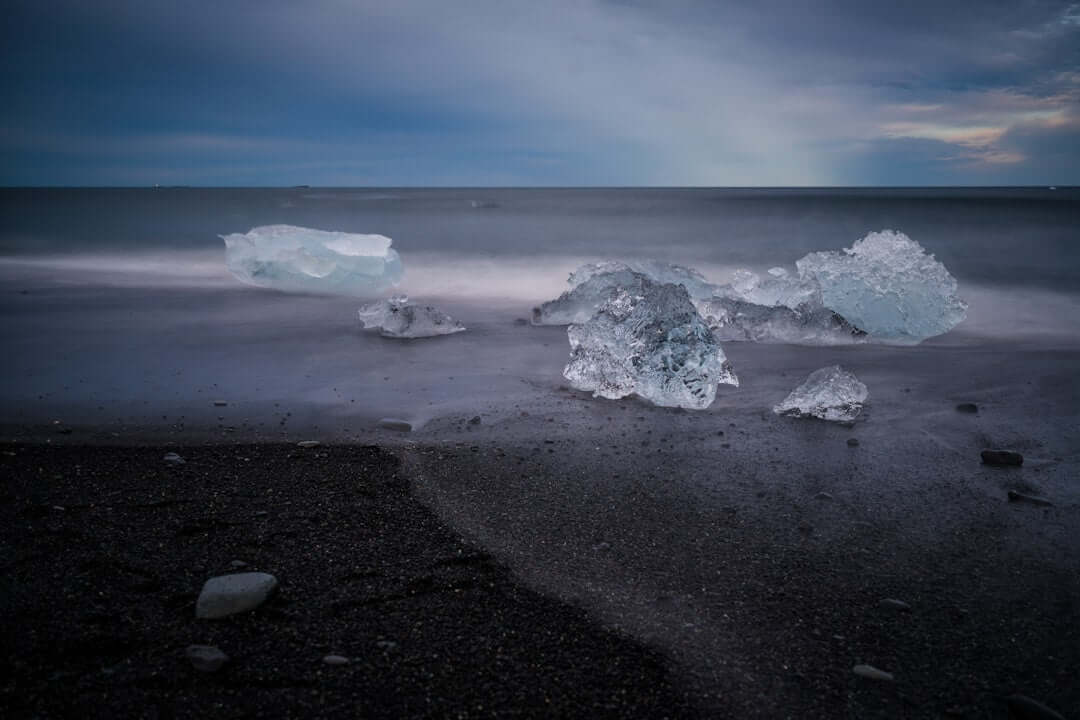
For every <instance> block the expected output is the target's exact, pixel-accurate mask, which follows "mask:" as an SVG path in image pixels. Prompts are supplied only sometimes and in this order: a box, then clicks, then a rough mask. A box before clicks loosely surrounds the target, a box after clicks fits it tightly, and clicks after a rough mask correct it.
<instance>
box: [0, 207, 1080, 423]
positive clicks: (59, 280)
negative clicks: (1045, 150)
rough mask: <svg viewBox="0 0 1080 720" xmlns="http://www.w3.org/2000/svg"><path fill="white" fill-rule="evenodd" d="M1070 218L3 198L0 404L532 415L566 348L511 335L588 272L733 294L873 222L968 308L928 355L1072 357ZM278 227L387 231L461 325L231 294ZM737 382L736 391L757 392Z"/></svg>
mask: <svg viewBox="0 0 1080 720" xmlns="http://www.w3.org/2000/svg"><path fill="white" fill-rule="evenodd" d="M1078 219H1080V190H1077V189H1068V188H1062V189H1056V190H1050V189H895V190H888V189H873V190H870V189H771V190H755V189H397V188H387V189H342V188H291V189H196V188H150V189H148V188H143V189H89V188H88V189H5V190H2V191H0V293H2V294H3V297H4V298H5V302H4V304H3V309H2V310H0V312H2V313H3V317H4V322H3V328H4V329H3V334H4V346H5V348H6V351H5V353H4V358H3V374H4V377H5V378H6V379H7V382H5V383H4V384H3V389H2V390H0V408H2V413H3V421H4V422H5V423H10V424H16V425H17V424H20V423H28V424H31V425H40V424H43V423H52V422H54V421H59V422H61V423H67V424H72V425H85V426H92V427H96V428H105V427H110V428H114V427H115V428H127V429H130V428H139V429H140V431H141V432H149V431H168V432H175V431H180V430H183V431H186V432H193V431H195V430H196V429H198V430H201V431H206V432H211V433H216V432H217V431H218V430H223V431H226V432H229V433H233V434H238V435H244V436H252V435H254V436H257V437H268V436H269V437H291V436H290V435H289V433H290V432H292V433H295V432H304V431H308V430H319V431H321V432H323V433H331V434H334V435H337V436H351V435H354V434H355V433H356V432H358V431H366V430H370V429H371V428H372V427H373V423H374V422H375V421H377V420H378V419H379V418H381V417H384V416H391V417H395V418H404V419H407V420H409V421H410V422H412V423H413V424H414V425H415V426H416V427H420V426H422V425H424V424H425V423H427V422H429V421H430V420H432V419H434V418H438V417H440V416H446V415H460V414H463V413H464V414H474V413H477V412H481V411H493V412H494V411H495V408H500V407H501V408H504V410H505V408H506V407H507V406H513V405H519V406H527V405H529V403H531V402H536V401H538V400H539V399H540V397H541V396H543V394H544V393H546V392H548V391H550V390H551V389H552V388H557V387H559V386H561V385H562V384H563V381H562V378H561V376H560V373H561V369H562V365H563V364H564V362H565V359H566V356H567V351H568V346H567V344H566V335H565V331H564V330H563V329H562V328H538V327H523V326H521V325H519V324H515V320H518V319H519V318H527V317H529V316H530V311H531V308H532V307H533V306H535V305H536V304H538V303H540V302H543V301H544V300H547V299H551V298H554V297H556V296H557V295H558V294H559V293H560V292H562V291H563V290H564V289H565V288H566V278H567V275H568V274H569V272H570V271H572V270H573V269H574V268H575V267H577V266H578V265H580V264H581V263H583V262H588V261H595V260H601V259H609V258H610V259H641V258H655V259H658V260H663V261H666V262H673V263H679V264H683V265H688V266H691V267H694V268H697V269H699V270H701V271H702V272H703V273H704V274H705V275H706V276H707V277H708V278H709V279H710V280H713V281H724V280H725V279H726V278H727V277H729V276H730V273H731V272H732V271H733V270H734V269H736V268H739V267H746V268H750V269H753V270H756V271H759V272H760V271H763V270H765V269H767V268H769V267H772V266H776V265H782V266H787V267H791V266H792V265H793V263H794V261H795V260H797V259H798V258H800V257H802V256H803V255H804V254H805V253H807V252H810V251H813V250H827V249H839V248H842V247H849V246H850V245H851V244H852V243H853V242H855V241H856V240H858V239H859V238H861V237H863V236H864V235H865V234H866V233H868V232H870V231H874V230H881V229H884V228H892V229H896V230H900V231H903V232H905V233H907V234H908V235H910V236H911V237H912V238H914V239H915V240H917V241H918V242H920V243H921V244H922V245H923V246H924V247H925V248H927V250H928V251H929V252H932V253H934V255H935V256H936V257H937V258H938V259H939V260H941V261H942V262H943V263H945V265H946V266H947V267H948V268H949V270H950V271H951V272H952V273H953V274H954V275H955V276H956V277H957V279H958V280H959V283H960V290H961V294H962V295H963V296H964V297H965V298H966V299H967V300H968V301H969V303H970V306H971V307H970V311H969V317H968V320H966V321H965V322H964V323H962V324H961V325H960V326H959V327H958V328H956V329H955V330H954V331H953V332H951V333H949V334H947V335H945V336H941V337H939V338H935V339H932V340H930V341H928V342H927V343H924V347H927V348H932V347H940V346H950V345H953V346H955V345H964V346H966V347H981V346H986V347H989V346H994V347H999V346H1001V345H1002V344H1003V343H1005V344H1009V343H1014V344H1015V347H1016V349H1033V348H1043V347H1045V348H1074V347H1076V346H1077V345H1078V344H1080V222H1078ZM276 223H286V224H292V225H300V226H305V227H312V228H318V229H323V230H342V231H348V232H363V233H380V234H383V235H387V236H389V237H391V238H392V239H393V240H394V247H395V249H396V250H397V251H398V252H399V253H400V254H401V257H402V260H403V263H404V266H405V278H404V280H403V283H402V285H401V287H400V288H399V290H400V291H404V292H406V293H408V294H409V295H410V296H411V297H412V298H414V299H416V300H421V301H425V302H432V303H436V304H438V305H440V306H441V307H444V308H445V309H447V310H449V311H451V314H453V315H454V316H455V317H457V318H458V319H459V320H461V321H462V322H464V323H465V325H466V326H467V327H468V328H469V331H468V332H466V333H462V334H461V335H458V336H454V337H447V338H439V339H435V340H427V341H415V342H399V341H394V340H387V339H384V338H380V337H376V336H373V335H372V334H371V333H369V332H362V331H361V330H360V328H359V324H358V322H357V319H356V317H355V310H356V307H357V306H358V304H359V301H357V300H355V299H353V298H340V297H320V296H316V295H288V294H284V293H280V292H275V291H272V290H265V289H259V288H254V287H249V286H246V285H243V284H241V283H239V282H238V281H237V280H235V279H234V278H233V277H232V276H231V275H230V274H229V273H228V272H227V271H226V270H225V267H224V246H223V243H222V241H221V238H220V236H221V235H224V234H227V233H232V232H246V231H247V230H249V229H251V228H252V227H256V226H260V225H269V224H276ZM745 350H748V351H750V352H751V353H759V352H763V353H768V354H769V355H770V356H771V357H773V358H775V357H781V356H784V355H785V354H789V355H791V356H792V357H800V356H802V357H810V356H813V355H815V354H817V353H819V352H820V351H818V350H814V349H807V348H796V347H788V346H784V347H762V348H746V349H745ZM733 352H734V354H735V355H739V354H740V352H743V351H742V350H740V349H734V350H728V354H729V356H731V355H732V353H733ZM834 352H835V353H841V354H843V353H855V354H856V356H858V357H863V356H865V357H872V356H876V354H877V353H882V352H884V353H885V356H886V357H889V356H890V354H889V351H883V350H882V349H881V348H865V349H851V348H848V349H837V350H835V351H834ZM892 356H893V357H896V358H897V362H898V363H899V358H901V357H903V354H902V353H899V352H896V353H894V354H893V355H892ZM753 362H755V363H758V361H757V360H754V361H753ZM885 362H886V365H887V363H888V361H885ZM796 365H798V363H796ZM736 372H739V373H740V376H742V377H743V378H744V383H743V388H742V392H743V393H744V394H745V393H746V391H747V383H746V380H749V381H750V384H749V387H750V388H753V387H754V386H755V385H756V384H757V383H755V381H754V376H753V372H752V371H751V373H750V374H749V375H747V373H746V372H745V369H740V368H739V367H738V365H737V364H736ZM896 372H897V373H899V374H900V375H901V376H902V375H903V368H902V367H897V368H896ZM903 382H904V381H903V379H902V377H899V378H897V379H895V382H893V384H898V383H899V384H902V383H903ZM721 392H722V394H723V393H724V391H723V390H722V391H721ZM213 401H219V402H226V403H228V407H229V410H228V412H223V411H222V410H221V408H220V405H218V406H215V405H214V404H213ZM598 402H599V401H598Z"/></svg>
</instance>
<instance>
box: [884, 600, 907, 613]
mask: <svg viewBox="0 0 1080 720" xmlns="http://www.w3.org/2000/svg"><path fill="white" fill-rule="evenodd" d="M878 607H879V608H882V609H884V610H898V611H900V612H911V606H910V605H908V604H907V603H906V602H904V601H903V600H897V599H896V598H885V599H884V600H880V601H878Z"/></svg>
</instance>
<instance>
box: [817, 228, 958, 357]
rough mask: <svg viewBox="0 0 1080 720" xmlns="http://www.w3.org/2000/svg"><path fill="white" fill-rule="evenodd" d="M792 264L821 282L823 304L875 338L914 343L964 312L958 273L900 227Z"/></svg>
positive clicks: (949, 326) (945, 329)
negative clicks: (901, 231)
mask: <svg viewBox="0 0 1080 720" xmlns="http://www.w3.org/2000/svg"><path fill="white" fill-rule="evenodd" d="M796 266H797V267H798V268H799V276H800V277H801V278H803V279H807V280H813V281H815V282H816V283H817V284H818V285H819V286H820V288H821V300H822V303H823V304H824V305H825V307H827V308H829V309H830V310H833V311H835V312H837V313H839V314H840V315H841V316H843V317H844V318H845V319H846V320H847V321H848V322H850V323H851V324H852V325H854V326H855V327H858V328H859V329H861V330H864V331H866V332H867V333H868V334H869V335H870V336H871V337H872V338H873V339H875V340H882V341H885V342H894V343H902V344H915V343H918V342H920V341H922V340H925V339H926V338H928V337H932V336H934V335H940V334H942V333H944V332H948V331H949V330H951V329H952V328H953V327H955V326H956V325H957V324H959V323H960V321H962V320H963V319H964V317H965V315H966V312H967V304H966V303H965V302H964V301H963V300H961V299H960V298H959V297H957V294H956V278H954V277H953V276H952V275H950V274H949V271H948V270H946V269H945V266H944V265H942V264H941V263H940V262H938V261H937V260H935V259H934V256H933V255H930V254H927V253H926V251H925V250H923V247H922V246H921V245H919V243H917V242H915V241H914V240H912V239H911V238H909V237H908V236H907V235H905V234H903V233H900V232H894V231H892V230H883V231H881V232H874V233H870V234H869V235H867V236H866V237H864V238H863V239H862V240H859V241H858V242H856V243H855V244H854V245H852V246H851V247H850V248H847V249H845V250H842V251H829V252H815V253H810V254H809V255H807V256H806V257H804V258H803V259H801V260H799V261H798V262H797V263H796Z"/></svg>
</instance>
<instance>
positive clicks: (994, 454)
mask: <svg viewBox="0 0 1080 720" xmlns="http://www.w3.org/2000/svg"><path fill="white" fill-rule="evenodd" d="M982 461H983V465H999V466H1000V465H1006V466H1007V465H1012V466H1016V467H1019V466H1020V465H1023V464H1024V456H1023V455H1021V454H1020V453H1018V452H1012V451H1011V450H983V451H982Z"/></svg>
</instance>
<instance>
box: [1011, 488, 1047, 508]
mask: <svg viewBox="0 0 1080 720" xmlns="http://www.w3.org/2000/svg"><path fill="white" fill-rule="evenodd" d="M1009 502H1026V503H1031V504H1032V505H1045V506H1052V505H1053V504H1054V503H1052V502H1050V501H1049V500H1046V499H1044V498H1041V497H1035V496H1034V495H1025V494H1024V493H1018V492H1016V491H1015V490H1010V491H1009Z"/></svg>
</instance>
